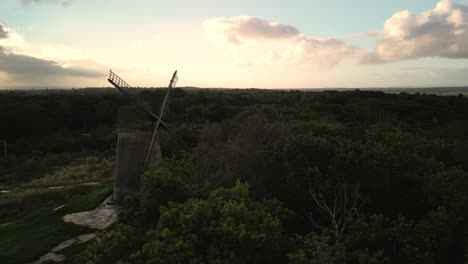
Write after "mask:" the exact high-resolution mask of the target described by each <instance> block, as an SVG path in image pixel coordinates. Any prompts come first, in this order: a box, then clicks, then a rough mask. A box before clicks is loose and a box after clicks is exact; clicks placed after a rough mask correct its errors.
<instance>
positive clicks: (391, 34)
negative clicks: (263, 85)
mask: <svg viewBox="0 0 468 264" xmlns="http://www.w3.org/2000/svg"><path fill="white" fill-rule="evenodd" d="M203 27H204V29H205V32H206V33H207V35H208V36H209V37H211V38H214V39H218V40H222V41H223V42H224V43H228V44H229V45H230V46H238V47H240V46H247V45H257V46H261V47H262V48H264V49H266V50H269V52H268V53H267V56H266V58H267V61H268V62H273V63H285V64H309V65H314V66H316V67H318V68H330V67H333V66H335V65H338V64H374V63H386V62H392V61H399V60H406V59H415V58H423V57H444V58H468V7H467V6H465V5H462V4H458V3H454V2H453V1H451V0H441V1H440V2H439V3H438V4H437V6H436V7H435V8H434V9H432V10H428V11H426V12H423V13H422V14H420V15H416V14H413V13H411V12H410V11H409V10H404V11H400V12H397V13H395V14H394V15H392V16H391V17H390V18H389V19H387V20H386V21H385V23H384V27H383V28H382V29H380V30H374V31H369V32H368V33H356V34H351V35H348V36H344V37H343V38H313V37H307V36H304V35H303V34H302V33H301V32H300V31H299V30H298V29H297V28H295V27H293V26H289V25H283V24H280V23H276V22H269V21H266V20H263V19H260V18H256V17H251V16H238V17H231V18H214V19H209V20H206V21H205V22H203ZM359 38H371V39H375V41H376V44H375V47H374V48H370V49H364V48H361V47H358V46H356V45H352V44H349V43H348V41H351V40H354V39H359Z"/></svg>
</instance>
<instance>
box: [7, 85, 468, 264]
mask: <svg viewBox="0 0 468 264" xmlns="http://www.w3.org/2000/svg"><path fill="white" fill-rule="evenodd" d="M141 95H142V97H143V98H145V99H147V100H148V101H150V102H151V103H152V105H153V108H154V109H158V105H159V103H160V102H161V100H162V98H163V96H164V94H163V93H162V91H160V90H157V89H156V90H154V91H153V90H148V91H145V92H143V93H142V94H141ZM124 99H125V98H123V97H119V96H117V95H114V94H111V93H109V94H102V95H100V96H92V95H90V94H81V93H79V92H76V93H69V94H63V95H57V94H56V95H44V96H18V95H14V94H8V95H0V119H2V120H5V122H3V123H2V124H0V138H1V139H3V138H5V139H7V140H8V142H9V146H10V148H11V158H10V159H9V160H2V161H0V182H2V183H7V182H8V183H15V181H18V180H26V179H30V178H36V177H40V176H41V175H44V173H47V171H48V170H50V168H51V167H53V166H55V165H54V164H60V163H61V161H60V155H64V156H63V157H62V158H64V159H66V154H65V153H80V155H81V154H86V153H89V152H96V151H98V152H100V153H102V155H103V156H111V155H112V152H113V150H114V144H115V141H116V139H115V135H116V133H115V131H114V127H113V126H114V123H115V117H116V115H115V113H116V112H117V109H118V106H120V105H122V103H123V102H124ZM170 106H171V107H170V109H169V112H168V115H167V118H168V120H170V121H171V125H174V126H175V127H176V128H175V130H174V131H176V133H177V134H178V135H179V136H180V137H181V138H183V140H184V142H186V143H187V145H188V146H189V149H188V150H187V152H186V153H184V154H183V155H179V156H177V157H173V156H171V154H170V153H168V152H167V150H164V149H163V156H164V157H165V158H166V160H164V161H163V162H162V163H160V164H158V166H157V167H156V168H151V169H150V170H149V171H148V172H147V173H146V174H145V177H144V181H143V185H142V190H141V192H140V193H138V194H135V195H133V196H131V197H128V198H127V200H126V201H125V203H126V204H125V210H124V213H123V214H122V215H121V217H120V222H121V225H119V226H118V227H116V228H115V229H113V230H110V231H108V232H105V233H104V234H103V235H102V236H101V238H100V239H99V240H98V241H97V242H96V243H95V244H92V245H91V246H90V247H89V248H88V250H86V251H85V253H84V254H83V258H84V259H81V260H80V262H78V263H86V262H87V261H89V260H91V261H92V262H95V263H140V262H161V263H162V262H172V263H174V262H194V263H195V262H218V263H221V262H235V263H252V262H274V263H278V262H279V263H284V262H288V261H290V262H292V263H314V262H315V263H398V264H399V263H404V264H406V263H463V262H464V258H466V255H467V253H466V252H467V250H468V249H467V244H468V242H467V241H468V233H467V232H466V231H465V230H467V226H468V213H467V212H468V191H467V190H468V180H467V179H468V175H467V171H468V158H467V157H468V156H467V155H466V153H467V151H468V144H467V142H468V99H466V98H464V97H462V96H458V97H457V96H451V97H450V96H449V97H438V96H433V95H426V94H408V93H400V94H385V93H383V92H371V91H360V90H355V91H344V92H338V91H325V92H300V91H259V90H254V89H252V90H232V91H230V90H229V91H209V90H200V91H197V90H189V91H182V90H176V91H175V92H174V93H173V98H172V100H171V104H170ZM20 120H21V121H20ZM5 124H7V125H5ZM31 142H35V143H34V144H31ZM54 155H58V156H57V157H59V158H58V159H54V158H52V157H53V156H54ZM168 157H172V158H173V159H172V160H170V159H167V158H168ZM49 160H50V161H49ZM238 180H240V181H241V182H245V183H246V184H248V186H250V189H249V190H248V192H247V187H246V186H245V185H243V184H237V181H238ZM341 185H347V186H359V198H360V202H361V203H360V205H362V206H359V207H358V208H356V212H355V214H353V217H351V218H349V219H346V220H347V221H349V225H346V228H345V229H344V231H343V234H342V235H340V236H339V237H337V236H336V235H335V236H333V235H330V233H329V231H327V230H326V229H324V227H323V226H325V227H329V226H331V223H328V222H327V221H330V220H329V217H327V215H326V214H324V210H323V208H321V207H320V205H319V204H317V202H316V201H314V199H313V195H312V194H313V192H314V191H319V192H320V193H321V194H323V202H324V203H325V204H327V205H328V206H330V208H335V207H336V206H334V203H336V202H335V199H334V197H336V194H337V191H339V190H338V189H337V188H336V186H341ZM247 193H248V195H247ZM344 197H346V196H344ZM275 201H279V202H275ZM344 201H346V199H344ZM348 201H349V200H348ZM279 203H281V205H280V204H279ZM336 208H342V206H341V207H340V206H339V205H338V206H337V207H336ZM285 212H287V213H285ZM289 212H292V213H289ZM285 215H287V216H285ZM312 217H313V218H312ZM311 220H313V222H316V223H320V224H322V225H323V226H322V227H320V226H318V225H314V224H312V221H311ZM267 251H268V254H270V255H267V254H266V252H267Z"/></svg>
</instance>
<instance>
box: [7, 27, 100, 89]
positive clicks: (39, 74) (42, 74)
mask: <svg viewBox="0 0 468 264" xmlns="http://www.w3.org/2000/svg"><path fill="white" fill-rule="evenodd" d="M2 32H3V34H2ZM0 36H1V37H0V74H3V75H5V74H6V77H7V79H8V80H11V81H12V82H15V81H21V83H31V84H32V83H33V82H35V81H37V80H44V81H45V82H47V79H48V78H51V77H53V78H54V80H60V79H64V78H67V77H83V78H96V77H101V76H103V74H104V71H101V69H99V70H95V69H93V70H88V69H86V68H84V67H73V64H72V63H71V62H65V61H58V60H52V59H44V58H40V57H37V56H32V55H28V54H21V53H19V52H18V50H20V49H18V47H16V46H14V44H15V43H20V42H18V41H15V40H14V38H15V37H17V36H18V34H17V33H16V32H14V31H13V30H11V29H9V28H7V27H5V26H4V25H3V24H0ZM48 52H49V53H50V54H51V57H52V55H55V56H62V55H68V56H71V55H73V54H69V52H68V53H67V51H66V49H64V48H63V47H62V46H59V49H58V51H55V53H54V52H53V50H48ZM73 62H75V61H73ZM76 62H78V63H80V64H81V65H93V64H92V63H90V62H89V61H82V60H81V61H76ZM3 85H5V84H3ZM59 85H62V84H59ZM10 86H13V85H11V84H10Z"/></svg>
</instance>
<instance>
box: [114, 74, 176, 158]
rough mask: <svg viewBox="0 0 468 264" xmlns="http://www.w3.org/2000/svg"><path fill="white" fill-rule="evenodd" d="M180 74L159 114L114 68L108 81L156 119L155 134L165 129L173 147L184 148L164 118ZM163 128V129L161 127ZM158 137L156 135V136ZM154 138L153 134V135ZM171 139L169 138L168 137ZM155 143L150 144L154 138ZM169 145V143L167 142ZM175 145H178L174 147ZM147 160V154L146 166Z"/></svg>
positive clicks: (167, 94) (174, 75) (174, 77)
mask: <svg viewBox="0 0 468 264" xmlns="http://www.w3.org/2000/svg"><path fill="white" fill-rule="evenodd" d="M177 80H178V76H177V71H176V72H175V73H174V74H173V76H172V78H171V81H170V83H169V89H168V92H167V93H166V97H165V99H164V102H163V105H162V106H161V112H160V114H159V116H158V115H156V114H155V113H153V112H152V110H151V107H150V106H148V105H147V104H145V103H144V102H143V100H142V98H141V97H140V96H139V95H138V92H137V90H136V89H135V88H133V87H132V86H130V85H129V84H128V83H127V82H125V81H124V80H123V79H122V78H120V77H119V76H118V75H117V74H115V73H114V72H113V71H112V70H111V71H110V73H109V79H108V81H109V82H110V83H111V84H112V85H113V86H115V88H117V89H118V90H119V91H120V92H121V93H123V94H124V95H126V96H127V97H129V98H130V100H132V101H133V102H134V103H135V104H136V105H137V106H138V107H140V108H141V109H142V110H143V111H144V112H145V113H146V114H147V115H149V116H150V117H151V118H152V119H153V120H154V121H155V124H154V126H153V134H154V132H156V134H157V133H159V132H161V131H164V132H165V133H167V134H169V135H170V141H171V142H172V143H171V144H170V145H171V146H172V149H180V148H184V144H183V142H182V140H180V139H179V138H178V137H177V136H176V135H175V133H174V132H172V130H171V129H170V128H169V126H168V125H167V124H166V123H165V122H164V121H163V120H162V118H163V117H164V115H165V113H166V110H167V102H168V99H169V95H170V91H171V89H172V87H173V86H175V84H176V83H177ZM160 127H161V128H163V129H160ZM155 137H156V136H155ZM152 138H153V136H152ZM168 140H169V139H168ZM152 141H153V143H151V142H150V144H154V139H153V140H152ZM165 145H167V144H165ZM173 145H177V146H176V147H174V146H173ZM151 149H152V148H148V150H151ZM147 160H148V161H149V158H148V159H147V158H146V156H145V166H146V165H147V164H146V162H147Z"/></svg>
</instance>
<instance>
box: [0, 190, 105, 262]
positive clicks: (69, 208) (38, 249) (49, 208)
mask: <svg viewBox="0 0 468 264" xmlns="http://www.w3.org/2000/svg"><path fill="white" fill-rule="evenodd" d="M111 192H112V186H111V185H110V184H108V183H107V184H100V185H98V186H96V187H94V188H92V189H91V190H90V191H89V192H88V193H85V194H81V195H76V196H73V197H71V199H70V200H69V201H68V202H67V203H66V206H65V207H64V208H63V209H61V210H59V211H57V212H54V211H53V209H54V208H56V207H57V206H59V205H60V204H59V203H54V202H51V203H47V204H42V205H40V206H38V207H37V208H35V209H33V210H32V211H31V212H29V213H28V214H27V215H25V216H23V217H21V218H20V219H17V221H15V222H13V223H12V224H10V225H8V226H4V227H2V228H0V263H3V264H8V263H25V262H30V261H33V260H35V259H36V258H38V257H40V256H41V255H42V254H44V253H46V252H48V251H49V250H50V249H51V248H52V247H54V246H56V245H57V244H58V243H60V242H61V241H63V240H66V239H69V238H72V237H75V236H77V235H80V234H83V233H86V232H89V231H90V230H89V229H88V228H86V227H82V226H77V225H74V224H70V223H65V222H63V220H62V216H63V215H65V214H69V213H73V212H79V211H85V210H90V209H93V208H95V207H96V206H97V205H98V204H99V203H101V202H102V201H103V200H104V199H105V197H107V196H108V195H109V194H110V193H111Z"/></svg>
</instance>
